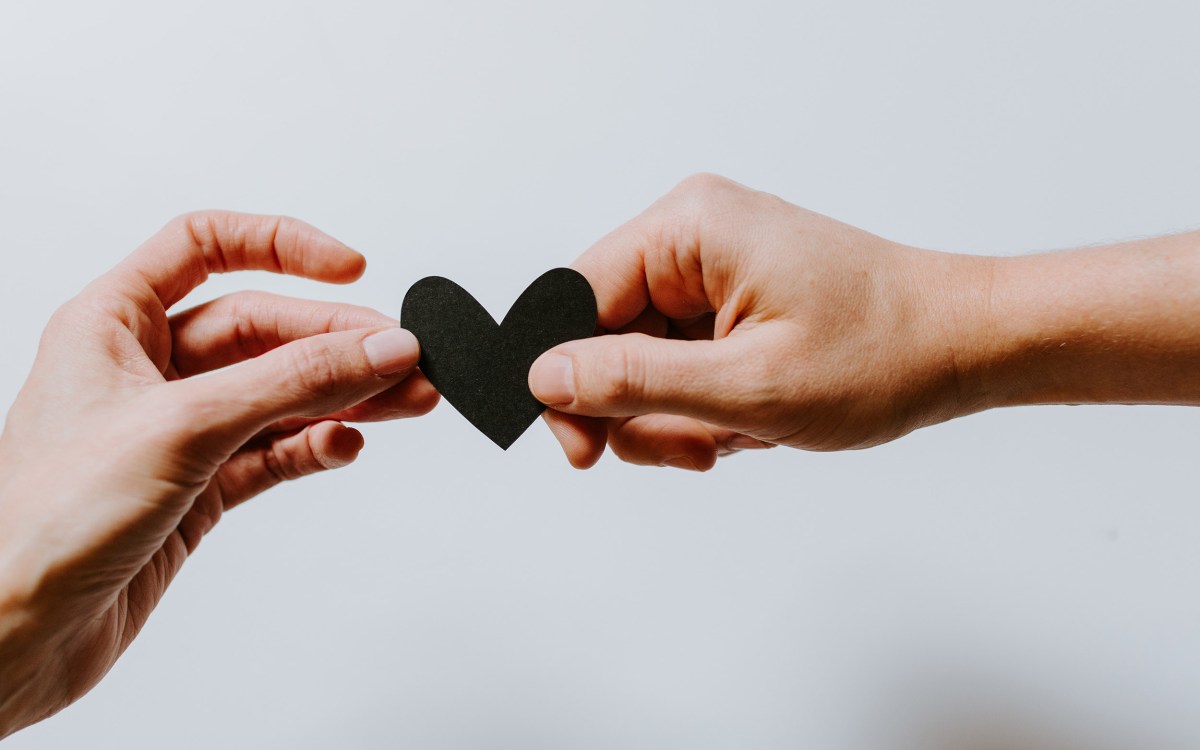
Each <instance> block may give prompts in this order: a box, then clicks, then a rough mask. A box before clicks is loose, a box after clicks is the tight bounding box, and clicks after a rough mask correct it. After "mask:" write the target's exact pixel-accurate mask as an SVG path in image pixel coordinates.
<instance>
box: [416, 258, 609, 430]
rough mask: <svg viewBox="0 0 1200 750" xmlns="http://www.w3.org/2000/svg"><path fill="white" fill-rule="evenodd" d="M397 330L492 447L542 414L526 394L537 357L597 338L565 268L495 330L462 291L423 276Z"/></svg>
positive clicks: (575, 278)
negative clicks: (412, 340)
mask: <svg viewBox="0 0 1200 750" xmlns="http://www.w3.org/2000/svg"><path fill="white" fill-rule="evenodd" d="M400 324H401V325H403V326H404V327H405V328H407V329H408V330H410V331H412V332H413V334H414V335H415V336H416V337H417V341H419V342H420V343H421V365H420V366H421V371H422V372H423V373H425V377H427V378H429V382H431V383H433V386H434V387H435V388H437V389H438V391H439V392H440V393H441V394H442V396H444V397H445V399H446V400H447V401H449V402H450V404H451V405H452V406H453V407H454V408H455V409H458V411H459V412H460V413H461V414H462V415H463V416H464V417H466V418H467V419H468V420H469V421H470V422H471V424H473V425H475V427H476V428H478V429H479V431H480V432H482V433H483V434H485V435H487V436H488V437H489V438H491V439H492V442H494V443H495V444H496V445H498V446H500V447H501V448H503V449H505V450H508V447H509V446H510V445H512V444H513V443H514V442H516V440H517V438H519V437H521V435H522V433H524V432H525V430H527V429H528V428H529V425H531V424H532V423H533V421H534V420H535V419H537V418H538V415H540V414H541V413H542V411H543V410H544V409H545V408H546V407H545V406H544V405H543V404H542V403H541V402H540V401H538V400H537V399H536V398H534V397H533V394H532V393H530V392H529V367H530V365H532V364H533V361H534V360H535V359H537V358H538V357H539V356H540V355H541V354H542V353H543V352H545V351H546V350H548V349H551V348H553V347H555V346H557V345H559V344H561V343H563V342H564V341H571V340H572V339H580V338H587V337H589V336H591V335H593V334H594V333H595V331H596V295H595V293H594V292H592V287H591V285H589V284H588V282H587V279H585V278H584V277H583V275H582V274H580V273H579V272H578V271H573V270H571V269H570V268H555V269H553V270H551V271H547V272H546V273H544V274H542V275H541V276H540V277H538V279H537V281H534V282H533V283H532V284H530V285H529V288H528V289H526V290H525V291H524V292H523V293H522V294H521V296H520V297H518V298H517V301H516V302H514V303H513V306H512V308H511V309H510V310H509V311H508V314H507V315H505V316H504V320H503V322H501V323H500V324H499V325H497V324H496V321H495V320H494V319H493V318H492V316H491V315H489V314H488V312H487V310H484V309H483V306H482V305H480V304H479V303H478V302H477V301H476V300H475V298H474V297H472V296H471V295H470V294H469V293H468V292H467V291H466V290H465V289H463V288H462V287H460V286H459V285H458V284H455V283H454V282H453V281H450V280H449V279H445V278H442V277H441V276H429V277H427V278H424V279H421V280H420V281H418V282H417V283H415V284H413V285H412V288H410V289H409V290H408V294H406V295H404V305H403V306H402V308H401V310H400Z"/></svg>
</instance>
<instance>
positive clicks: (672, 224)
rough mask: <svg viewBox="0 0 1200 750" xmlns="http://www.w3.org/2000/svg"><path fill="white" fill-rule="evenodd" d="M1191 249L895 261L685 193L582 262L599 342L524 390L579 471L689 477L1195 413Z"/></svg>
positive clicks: (588, 343)
mask: <svg viewBox="0 0 1200 750" xmlns="http://www.w3.org/2000/svg"><path fill="white" fill-rule="evenodd" d="M1198 249H1200V233H1191V234H1182V235H1177V236H1173V237H1161V238H1155V239H1150V240H1143V241H1138V242H1131V243H1123V244H1118V245H1111V246H1107V247H1098V248H1088V249H1082V250H1075V251H1070V252H1059V253H1050V254H1041V255H1029V256H1022V257H1016V258H1007V257H1005V258H1000V257H979V256H969V255H959V254H953V253H943V252H934V251H930V250H922V249H919V248H914V247H908V246H905V245H901V244H898V243H895V242H890V241H888V240H885V239H882V238H880V237H876V236H874V235H872V234H869V233H867V232H864V231H861V230H859V229H855V228H854V227H850V226H847V225H845V224H842V223H840V222H837V221H834V220H833V219H830V218H827V217H825V216H821V215H819V214H815V213H813V212H811V211H806V210H804V209H803V208H799V207H797V206H794V205H791V204H789V203H787V202H785V201H783V200H781V199H779V198H777V197H775V196H773V195H769V194H767V193H762V192H758V191H755V190H751V189H749V188H746V187H744V186H742V185H738V184H736V183H734V182H731V181H729V180H726V179H723V178H721V177H717V176H714V175H697V176H694V177H691V178H689V179H687V180H685V181H684V182H683V183H681V184H680V185H679V186H678V187H676V188H675V189H674V190H672V191H671V192H670V193H668V194H667V195H666V196H664V197H663V198H662V199H660V200H659V201H657V202H656V203H655V204H654V205H652V206H651V207H650V208H649V209H648V210H647V211H646V212H645V213H643V214H642V215H641V216H638V217H637V218H635V219H634V220H632V221H630V222H629V223H627V224H625V225H624V226H622V227H620V228H619V229H617V230H616V231H614V232H613V233H612V234H610V235H608V236H607V237H605V238H604V239H602V240H601V241H600V242H598V243H597V244H596V245H595V246H593V247H592V248H591V249H589V250H588V251H587V252H586V253H584V254H583V255H582V256H581V257H580V258H579V259H578V260H576V262H575V263H574V264H573V267H574V268H575V269H576V270H578V271H580V272H581V273H582V274H583V275H584V276H586V277H587V279H588V280H589V281H590V282H591V284H592V287H593V289H595V291H596V296H597V301H598V306H599V319H600V326H601V327H602V328H603V329H604V330H605V331H608V332H611V333H610V335H602V336H598V337H596V338H593V339H589V340H582V341H574V342H570V343H567V344H564V345H562V346H560V347H557V348H556V349H554V350H551V351H550V352H548V353H547V354H545V355H543V356H542V357H541V358H539V359H538V361H537V362H535V363H534V366H533V368H532V369H531V371H530V378H529V385H530V389H531V390H532V391H533V393H534V395H536V396H537V397H538V398H539V399H540V400H542V401H543V402H544V403H546V404H548V405H550V406H551V407H552V408H553V410H552V411H548V412H547V414H546V417H545V418H546V421H547V422H548V423H549V425H550V427H551V429H552V430H553V432H554V434H555V435H556V437H557V438H558V440H559V442H560V443H561V444H562V447H563V449H564V451H565V453H566V455H567V458H568V459H569V460H570V462H571V463H572V464H573V465H575V466H576V467H580V468H586V467H589V466H591V465H592V464H594V463H595V462H596V461H597V460H598V459H599V458H600V455H601V454H602V453H603V452H604V448H605V445H606V444H607V445H608V446H610V447H611V448H612V450H613V452H614V453H615V454H616V455H617V456H619V457H620V458H622V459H624V460H625V461H629V462H631V463H635V464H648V465H669V466H675V467H679V468H685V469H693V470H699V471H705V470H708V469H710V468H712V467H713V465H714V464H715V462H716V460H717V458H718V457H719V456H722V455H728V454H730V453H735V452H737V451H739V450H746V449H754V448H766V447H771V446H775V445H786V446H791V447H794V448H803V449H807V450H819V451H830V450H844V449H851V448H866V447H870V446H874V445H878V444H880V443H884V442H887V441H889V440H894V439H895V438H898V437H900V436H901V435H904V434H907V433H908V432H911V431H912V430H915V429H918V428H920V427H924V426H926V425H931V424H935V423H938V422H943V421H946V420H948V419H952V418H954V417H959V416H963V415H966V414H971V413H974V412H978V411H981V410H984V409H989V408H993V407H999V406H1012V405H1019V404H1050V403H1054V404H1082V403H1162V404H1168V403H1169V404H1197V403H1200V379H1197V378H1196V377H1195V373H1196V372H1197V371H1198V368H1200V323H1198V322H1197V321H1198V320H1200V253H1198V252H1197V250H1198Z"/></svg>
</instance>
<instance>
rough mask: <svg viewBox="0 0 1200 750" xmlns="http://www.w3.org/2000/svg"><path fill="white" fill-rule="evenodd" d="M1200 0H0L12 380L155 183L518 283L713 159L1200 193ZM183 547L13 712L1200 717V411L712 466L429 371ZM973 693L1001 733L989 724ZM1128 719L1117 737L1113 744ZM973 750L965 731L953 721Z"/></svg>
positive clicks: (88, 729)
mask: <svg viewBox="0 0 1200 750" xmlns="http://www.w3.org/2000/svg"><path fill="white" fill-rule="evenodd" d="M1197 23H1200V12H1198V10H1197V6H1196V4H1195V3H1194V2H1190V1H1184V0H1181V1H1180V2H1157V3H1154V2H1136V3H1135V2H1128V3H1115V2H1098V1H1097V0H1090V1H1087V2H1085V1H1083V0H1081V1H1079V2H1047V1H1046V0H1037V1H1027V0H1020V1H1016V2H1014V1H1012V0H1010V1H1008V2H1004V3H986V4H985V3H969V2H954V1H951V0H944V1H935V0H918V1H916V2H905V3H892V2H882V1H879V2H845V1H843V0H839V1H838V2H833V1H828V2H813V1H811V0H810V1H808V2H787V3H785V2H774V3H771V2H746V1H745V0H742V1H741V2H736V3H733V2H730V3H717V2H674V3H647V2H644V1H642V2H605V3H591V4H574V3H562V2H544V3H533V2H520V3H482V2H475V3H419V4H418V3H395V4H390V3H364V2H338V3H332V2H329V3H315V2H273V3H248V2H204V3H162V2H129V3H121V4H116V5H114V4H110V3H91V2H73V3H54V2H34V1H32V0H29V1H26V0H19V1H14V0H6V1H5V2H4V3H3V4H2V5H0V227H2V229H3V234H2V235H0V237H2V245H0V247H2V250H0V252H2V253H3V259H4V266H3V267H4V269H5V270H4V272H3V274H2V275H0V315H2V316H3V320H4V323H3V326H2V328H0V350H2V351H3V352H4V361H3V367H2V368H0V395H3V398H4V401H5V403H7V402H9V401H11V398H12V396H13V395H14V394H15V392H16V390H17V388H18V387H19V385H20V383H21V381H22V380H23V378H24V376H25V373H26V371H27V368H28V365H29V362H30V360H31V358H32V356H33V353H34V349H35V345H36V341H37V336H38V334H39V332H40V329H41V326H42V324H43V322H44V320H45V319H46V317H47V316H48V315H49V314H50V313H51V311H52V310H53V309H54V308H55V306H57V305H58V304H59V303H60V302H61V301H62V300H64V299H66V298H67V297H69V296H70V295H71V294H73V293H74V292H75V291H76V290H77V289H78V288H79V287H80V286H82V285H83V284H84V283H85V282H87V281H88V280H89V279H91V278H93V277H94V276H96V275H98V274H99V273H101V272H103V271H104V270H105V269H107V268H108V267H109V266H111V265H112V264H113V263H115V262H116V261H117V260H118V259H120V258H121V257H122V256H124V255H125V254H126V253H127V252H128V251H130V250H131V249H132V248H133V247H135V246H136V245H137V244H138V243H140V242H141V241H142V240H143V239H144V238H146V237H147V236H149V235H150V234H152V233H153V232H154V231H156V230H157V229H158V228H159V227H160V226H161V225H162V224H163V223H164V222H166V221H167V220H168V219H169V218H171V217H172V216H173V215H175V214H177V213H180V212H182V211H185V210H189V209H195V208H208V207H220V208H235V209H240V210H245V211H257V212H280V213H287V214H292V215H295V216H299V217H301V218H304V219H306V220H308V221H310V222H312V223H314V224H316V225H318V226H319V227H321V228H323V229H325V230H327V231H329V232H330V233H332V234H334V235H336V236H337V237H339V238H341V239H343V240H344V241H346V242H348V243H350V244H351V245H353V246H354V247H356V248H359V249H361V250H362V251H363V252H365V253H366V254H367V256H368V258H369V260H370V268H369V270H368V273H367V276H366V277H365V278H364V279H363V280H362V281H361V282H359V283H358V284H356V285H354V286H352V287H349V288H335V287H323V286H321V285H318V284H314V283H310V282H303V281H294V280H280V279H276V278H270V277H268V276H266V275H238V276H233V277H224V278H218V279H214V280H213V281H212V282H211V283H209V284H208V285H206V286H205V287H204V288H203V290H202V291H201V292H200V293H199V294H197V295H195V296H194V298H193V300H200V299H205V298H209V297H212V296H215V295H218V294H221V293H225V292H229V291H231V290H235V289H241V288H262V289H270V290H276V291H282V292H284V293H289V294H297V295H309V296H314V297H322V298H328V299H339V300H347V301H352V302H355V303H359V304H366V305H371V306H374V307H377V308H378V309H381V310H384V311H389V312H391V313H393V314H397V313H398V311H399V306H400V301H401V298H402V295H403V293H404V291H405V290H406V289H407V287H408V285H409V284H411V283H412V282H413V281H415V280H416V279H418V278H420V277H422V276H424V275H427V274H431V273H437V274H441V275H445V276H449V277H451V278H454V279H455V280H457V281H459V282H460V283H462V284H463V285H464V286H465V287H466V288H468V289H470V290H472V291H473V292H475V293H476V294H477V295H478V296H479V298H480V299H481V301H482V302H483V303H484V304H485V305H486V306H487V307H488V308H489V309H490V310H491V311H492V312H493V313H494V314H496V315H501V314H503V312H504V311H505V310H506V309H507V306H508V304H509V303H510V302H511V301H512V300H513V299H514V298H515V296H516V295H517V294H518V293H519V292H520V291H521V289H523V288H524V286H525V285H526V283H527V282H528V281H529V280H531V279H532V278H534V277H535V276H536V275H537V274H539V273H541V272H542V271H544V270H546V269H547V268H549V267H552V266H555V265H562V264H565V263H567V262H569V261H570V260H571V259H572V258H574V257H575V256H576V255H577V254H578V253H579V252H581V251H582V250H583V249H585V248H586V247H587V246H588V245H589V244H590V243H591V242H592V241H594V240H595V239H597V238H598V237H600V236H601V235H602V234H604V233H605V232H607V231H608V230H609V229H611V228H613V227H614V226H616V225H617V224H619V223H621V222H622V221H624V220H626V219H627V218H629V217H631V216H633V215H634V214H635V213H637V212H638V211H640V210H641V209H642V208H643V207H644V206H646V205H647V204H648V203H649V202H650V201H652V200H653V199H654V198H655V197H657V196H658V195H659V194H661V193H663V192H665V191H666V190H667V189H669V188H670V187H671V186H672V185H673V184H674V183H675V182H677V181H678V180H679V179H680V178H682V177H684V176H686V175H687V174H689V173H692V172H695V171H700V170H709V171H716V172H719V173H722V174H725V175H728V176H730V177H733V178H734V179H737V180H739V181H742V182H744V183H747V184H749V185H752V186H755V187H758V188H762V189H765V190H769V191H772V192H775V193H777V194H779V195H781V196H783V197H785V198H787V199H789V200H791V201H794V202H797V203H800V204H803V205H805V206H807V207H809V208H812V209H814V210H817V211H820V212H823V213H827V214H830V215H832V216H835V217H837V218H840V219H842V220H844V221H847V222H850V223H853V224H856V225H858V226H862V227H864V228H866V229H868V230H871V231H873V232H875V233H878V234H881V235H884V236H886V237H890V238H892V239H896V240H899V241H903V242H907V243H911V244H915V245H921V246H926V247H933V248H939V249H947V250H955V251H964V252H972V253H1002V254H1011V253H1020V252H1027V251H1030V250H1034V249H1048V248H1056V247H1066V246H1074V245H1079V244H1085V243H1093V242H1103V241H1109V240H1117V239H1124V238H1129V237H1133V236H1139V235H1147V234H1158V233H1165V232H1171V231H1177V230H1180V229H1184V228H1187V227H1189V226H1192V225H1194V224H1196V223H1197V217H1198V216H1200V208H1198V206H1200V204H1198V203H1197V193H1198V191H1197V175H1198V174H1200V107H1198V105H1197V102H1196V99H1197V90H1198V86H1197V83H1198V78H1200V75H1198V73H1197V71H1198V70H1200V45H1197V44H1196V34H1195V32H1196V29H1197ZM365 433H366V435H367V448H366V450H365V451H364V452H363V454H362V457H361V458H360V460H359V462H358V464H357V465H355V466H353V467H351V468H348V469H345V470H342V471H339V472H336V473H332V474H329V475H325V476H321V477H316V478H312V479H308V480H305V481H303V482H300V483H295V484H293V485H291V486H287V487H284V488H281V489H278V490H275V491H273V492H271V493H269V494H268V495H267V496H264V497H262V498H260V499H259V500H257V501H256V502H254V503H252V504H250V505H248V506H246V507H244V508H242V509H239V510H237V511H236V512H234V513H232V514H230V515H229V516H228V517H227V518H226V519H225V521H224V522H223V523H222V524H221V525H220V527H218V528H217V529H216V531H215V532H214V533H213V534H211V535H210V536H209V537H208V538H207V540H206V541H205V543H204V544H203V545H202V546H201V548H200V550H199V551H198V553H197V554H196V555H195V556H194V558H193V559H192V560H190V561H189V563H188V565H187V566H186V568H185V569H184V571H183V573H182V575H181V576H180V577H179V579H178V580H177V581H176V583H175V585H174V587H173V588H172V590H171V592H170V593H169V594H168V595H167V597H166V599H165V601H164V602H163V604H162V605H161V607H160V608H159V610H158V611H157V612H156V614H155V616H154V617H153V618H152V619H151V622H150V625H149V627H148V628H147V629H146V631H145V633H144V634H143V636H142V637H141V638H140V639H139V640H138V641H137V642H136V643H135V644H134V645H133V647H132V648H131V649H130V651H129V652H128V654H127V655H126V656H125V658H124V659H123V660H122V661H121V662H120V663H119V664H118V665H117V667H116V668H115V669H114V670H113V672H112V673H111V675H110V676H109V677H108V679H106V680H105V681H104V682H103V683H102V684H101V685H100V686H99V687H98V688H97V689H95V690H94V691H93V692H92V693H91V694H90V695H88V696H87V697H86V698H84V699H83V700H82V701H80V702H79V703H78V704H76V705H75V706H73V707H71V708H70V709H68V710H66V711H65V712H64V713H62V714H60V715H59V716H58V717H56V718H54V719H52V720H50V721H47V722H45V723H43V724H41V725H39V726H37V727H34V728H32V729H29V730H26V731H24V732H22V733H20V734H18V735H16V736H15V737H14V738H13V739H11V740H10V741H9V742H8V743H7V745H6V747H11V748H13V749H14V750H17V749H23V750H34V749H35V748H56V749H57V748H68V747H85V746H86V747H100V748H109V747H112V748H116V747H121V748H160V747H171V748H212V747H223V748H250V747H268V748H275V747H277V748H324V747H331V746H346V747H413V748H520V749H527V748H674V747H689V748H795V747H805V748H822V749H830V750H840V749H841V748H864V749H867V748H889V747H898V748H899V747H904V748H906V747H941V746H943V744H944V743H943V744H939V743H941V742H942V740H941V739H939V738H941V737H943V736H945V735H946V734H947V733H950V734H953V733H954V732H956V731H960V729H961V728H962V727H966V729H961V731H964V732H966V733H968V734H973V735H976V736H978V734H979V733H980V732H982V731H995V732H998V733H1000V734H1002V735H1005V736H1009V737H1027V736H1032V737H1050V736H1053V737H1063V736H1069V737H1074V738H1077V739H1079V740H1080V741H1081V742H1083V743H1084V744H1085V745H1086V746H1087V747H1102V746H1103V747H1107V746H1109V744H1111V745H1113V746H1126V747H1131V746H1135V745H1136V746H1138V747H1143V748H1145V747H1162V748H1165V747H1175V746H1192V747H1194V746H1196V745H1197V743H1200V714H1197V713H1196V711H1195V703H1196V697H1197V696H1198V695H1200V630H1198V626H1200V604H1198V603H1197V597H1198V596H1200V545H1198V544H1197V541H1198V540H1200V505H1198V503H1197V497H1196V489H1195V488H1196V486H1197V481H1196V480H1197V461H1196V456H1197V452H1198V446H1200V414H1198V413H1197V412H1195V411H1193V410H1190V409H1185V408H1123V407H1104V408H1097V407H1093V408H1067V407H1058V408H1040V409H1017V410H1010V411H1005V412H996V413H988V414H982V415H978V416H974V417H971V418H968V419H964V420H961V421H959V422H956V423H952V424H947V425H943V426H939V427H936V428H932V429H927V430H924V431H922V432H920V433H918V434H915V435H912V436H910V437H907V438H905V439H903V440H901V441H900V442H898V443H895V444H893V445H889V446H886V447H882V448H879V449H875V450H870V451H864V452H855V453H846V454H840V455H819V454H805V453H801V452H795V451H788V450H784V449H779V450H776V451H772V452H769V453H766V454H761V455H741V456H737V457H735V458H733V459H731V460H727V461H724V462H722V463H721V465H720V466H718V467H717V468H716V469H715V470H714V471H713V472H711V473H709V474H707V475H703V476H695V475H689V474H685V473H682V472H676V471H670V470H655V469H646V468H636V467H629V466H625V465H622V464H620V463H619V462H617V461H615V460H614V459H612V458H611V457H606V458H605V459H604V460H603V461H602V462H601V463H600V465H599V466H598V467H597V468H595V469H594V470H592V471H589V472H586V473H580V472H575V471H573V470H571V469H569V468H568V466H567V464H566V462H565V461H564V460H563V459H562V457H561V455H560V454H559V451H558V449H557V447H556V445H555V443H554V441H553V439H552V437H551V436H550V434H549V432H548V431H547V430H546V429H545V427H544V426H543V425H541V424H540V423H539V424H537V425H535V426H534V428H533V429H532V430H531V431H530V433H529V434H527V435H526V436H525V437H524V438H523V439H522V440H521V441H520V442H518V443H517V445H516V446H514V447H513V448H512V449H511V450H510V451H509V452H508V453H507V454H504V453H501V452H500V451H498V450H496V449H495V447H494V446H492V445H491V444H490V443H489V442H488V441H487V440H485V439H483V438H482V437H481V436H480V435H479V434H477V433H475V432H474V431H473V430H472V429H471V428H470V427H469V426H468V425H467V423H466V422H465V421H464V420H463V419H462V418H461V417H460V416H459V415H458V414H457V413H456V412H454V411H453V409H451V408H449V407H447V406H445V405H443V406H441V407H439V409H438V410H437V411H436V412H435V413H434V414H433V415H431V416H429V417H427V418H425V419H422V420H419V421H412V422H406V423H392V424H386V425H373V426H368V427H367V428H366V429H365ZM980 727H984V729H980ZM1106 743H1109V744H1106ZM949 746H952V747H959V745H956V744H954V743H953V742H949Z"/></svg>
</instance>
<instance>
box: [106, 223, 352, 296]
mask: <svg viewBox="0 0 1200 750" xmlns="http://www.w3.org/2000/svg"><path fill="white" fill-rule="evenodd" d="M366 263H367V262H366V259H365V258H363V256H362V255H361V254H359V253H357V252H355V251H354V250H351V249H350V248H349V247H347V246H346V245H344V244H342V243H341V242H338V241H337V240H335V239H334V238H332V237H330V236H329V235H327V234H325V233H324V232H321V231H320V230H318V229H316V228H315V227H312V226H310V225H308V224H305V223H304V222H302V221H299V220H297V219H292V218H290V217H286V216H259V215H254V214H241V213H234V212H232V211H201V212H197V213H190V214H184V215H183V216H180V217H178V218H176V219H174V220H172V221H171V222H170V223H169V224H167V226H165V227H164V228H163V229H162V230H161V231H160V232H159V233H158V234H156V235H154V236H153V237H151V238H150V239H149V240H147V241H146V242H145V243H143V244H142V246H141V247H139V248H138V249H137V250H135V251H133V253H132V254H131V255H130V256H129V257H127V258H126V259H125V260H123V261H122V262H121V263H120V264H118V265H117V267H116V268H115V269H114V271H115V272H116V273H118V274H120V275H122V276H125V277H127V279H128V280H129V281H130V282H132V283H133V284H134V285H136V286H141V287H143V290H142V291H144V292H145V293H146V294H149V295H153V296H154V297H157V298H158V299H159V300H160V301H161V302H162V306H163V307H164V308H169V307H171V305H173V304H175V303H176V302H178V301H179V300H181V299H183V297H184V296H186V295H187V293H188V292H190V291H192V290H193V289H195V288H196V287H197V286H199V285H200V284H202V283H204V281H205V279H207V278H208V275H209V274H210V273H225V272H228V271H271V272H273V273H283V274H289V275H292V276H302V277H304V278H308V279H315V280H317V281H328V282H332V283H335V284H345V283H349V282H351V281H354V280H355V279H357V278H358V277H360V276H362V273H363V271H364V270H365V269H366Z"/></svg>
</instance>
